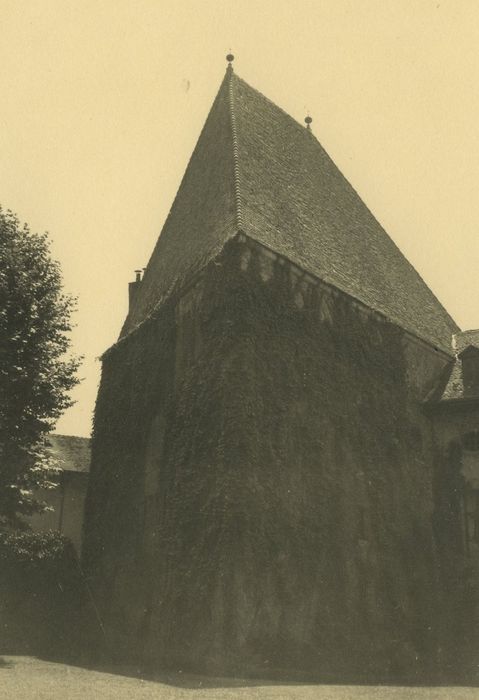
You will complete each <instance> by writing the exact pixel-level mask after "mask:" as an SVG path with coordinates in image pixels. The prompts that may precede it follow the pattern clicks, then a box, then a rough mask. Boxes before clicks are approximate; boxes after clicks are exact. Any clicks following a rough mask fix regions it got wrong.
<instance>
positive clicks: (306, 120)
mask: <svg viewBox="0 0 479 700" xmlns="http://www.w3.org/2000/svg"><path fill="white" fill-rule="evenodd" d="M304 121H305V123H306V128H307V130H308V131H311V122H312V121H313V119H312V117H310V116H309V114H308V116H307V117H305V118H304Z"/></svg>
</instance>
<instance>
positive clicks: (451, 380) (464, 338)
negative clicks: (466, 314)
mask: <svg viewBox="0 0 479 700" xmlns="http://www.w3.org/2000/svg"><path fill="white" fill-rule="evenodd" d="M453 343H454V347H455V350H456V353H457V354H456V359H455V361H454V362H453V363H452V364H451V365H449V366H448V368H447V369H446V371H445V372H446V373H445V375H444V376H443V377H442V379H441V381H440V382H439V384H438V386H437V387H436V389H435V390H434V392H433V393H432V395H431V396H430V397H429V401H430V402H433V403H436V402H438V401H440V402H443V401H451V400H455V401H457V400H458V399H464V398H467V399H470V398H479V396H477V397H475V396H474V397H473V396H471V394H469V395H467V394H466V392H465V391H464V378H463V370H462V354H463V352H464V350H466V348H469V347H475V348H479V330H470V331H463V332H462V333H457V334H455V335H454V337H453Z"/></svg>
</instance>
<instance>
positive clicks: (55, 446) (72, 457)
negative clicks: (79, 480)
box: [47, 434, 90, 473]
mask: <svg viewBox="0 0 479 700" xmlns="http://www.w3.org/2000/svg"><path fill="white" fill-rule="evenodd" d="M47 445H48V448H49V449H50V451H51V452H52V454H53V456H54V457H55V458H56V460H57V461H58V466H59V467H61V469H63V470H64V471H66V472H84V473H88V472H89V471H90V439H89V438H85V437H78V436H76V435H57V434H51V435H49V436H48V438H47Z"/></svg>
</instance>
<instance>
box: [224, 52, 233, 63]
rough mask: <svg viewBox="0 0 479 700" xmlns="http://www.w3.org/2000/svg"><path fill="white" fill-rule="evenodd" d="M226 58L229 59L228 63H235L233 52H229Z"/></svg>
mask: <svg viewBox="0 0 479 700" xmlns="http://www.w3.org/2000/svg"><path fill="white" fill-rule="evenodd" d="M226 60H227V61H228V63H233V61H234V60H235V57H234V56H233V54H232V53H229V54H228V55H227V56H226Z"/></svg>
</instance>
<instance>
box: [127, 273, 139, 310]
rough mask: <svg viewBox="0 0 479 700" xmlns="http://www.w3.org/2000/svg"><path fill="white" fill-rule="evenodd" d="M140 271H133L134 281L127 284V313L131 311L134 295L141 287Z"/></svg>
mask: <svg viewBox="0 0 479 700" xmlns="http://www.w3.org/2000/svg"><path fill="white" fill-rule="evenodd" d="M141 279H142V270H135V281H134V282H130V283H129V284H128V311H131V309H132V308H133V304H134V303H135V298H136V294H137V292H138V289H139V288H140V285H141Z"/></svg>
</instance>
